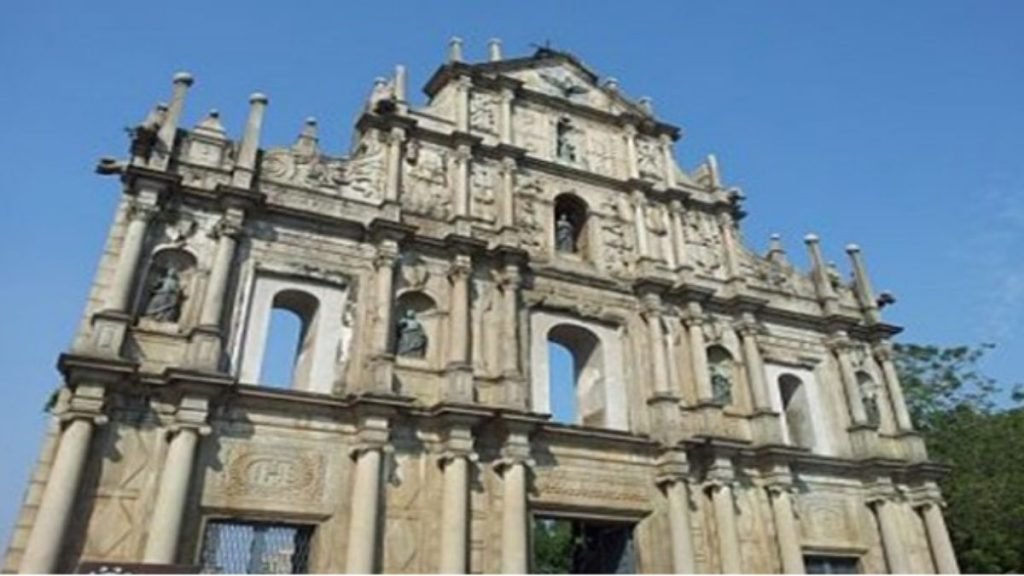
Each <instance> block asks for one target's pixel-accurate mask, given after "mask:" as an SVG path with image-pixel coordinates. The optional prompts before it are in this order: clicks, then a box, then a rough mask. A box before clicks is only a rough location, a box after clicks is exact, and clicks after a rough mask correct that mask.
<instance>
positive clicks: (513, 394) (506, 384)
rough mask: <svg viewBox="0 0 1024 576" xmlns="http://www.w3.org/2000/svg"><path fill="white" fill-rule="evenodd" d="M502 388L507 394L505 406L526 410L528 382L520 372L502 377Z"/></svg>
mask: <svg viewBox="0 0 1024 576" xmlns="http://www.w3.org/2000/svg"><path fill="white" fill-rule="evenodd" d="M501 386H502V387H503V388H504V392H505V404H506V405H507V406H509V407H511V408H515V409H516V410H526V409H527V408H528V406H527V405H526V381H525V380H524V379H523V377H522V375H520V374H519V373H518V372H513V373H506V374H502V375H501Z"/></svg>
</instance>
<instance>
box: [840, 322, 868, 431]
mask: <svg viewBox="0 0 1024 576" xmlns="http://www.w3.org/2000/svg"><path fill="white" fill-rule="evenodd" d="M850 346H851V342H850V340H849V338H847V337H846V334H845V333H840V334H837V335H836V337H835V338H834V340H833V342H832V351H833V353H834V355H835V358H836V361H837V362H838V363H839V376H840V377H841V378H842V380H843V388H844V389H845V390H846V401H847V403H848V404H849V405H850V418H851V419H852V420H853V424H854V425H859V424H866V423H867V421H868V417H867V412H866V411H865V409H864V399H863V398H862V397H861V395H860V385H859V384H858V383H857V374H856V373H855V372H854V371H853V361H852V360H850Z"/></svg>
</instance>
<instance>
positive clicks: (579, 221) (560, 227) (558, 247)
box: [555, 194, 588, 256]
mask: <svg viewBox="0 0 1024 576" xmlns="http://www.w3.org/2000/svg"><path fill="white" fill-rule="evenodd" d="M587 219H588V218H587V204H586V202H584V201H583V200H581V199H580V198H579V197H577V196H574V195H572V194H562V195H560V196H559V197H558V198H556V199H555V251H557V252H558V253H560V254H577V255H581V256H584V255H586V254H587V234H586V228H587Z"/></svg>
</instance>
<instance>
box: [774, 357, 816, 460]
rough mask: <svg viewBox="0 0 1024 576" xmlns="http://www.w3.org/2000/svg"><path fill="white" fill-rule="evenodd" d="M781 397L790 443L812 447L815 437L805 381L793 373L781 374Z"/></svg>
mask: <svg viewBox="0 0 1024 576" xmlns="http://www.w3.org/2000/svg"><path fill="white" fill-rule="evenodd" d="M779 397H780V398H781V399H782V413H783V418H784V421H785V428H786V435H787V437H788V440H789V443H790V444H792V445H794V446H802V447H804V448H810V447H811V446H812V445H813V443H814V439H813V437H812V436H813V433H812V429H811V420H810V407H809V405H808V401H807V389H806V387H805V386H804V383H803V381H801V380H800V379H799V378H797V377H796V376H794V375H792V374H783V375H782V376H779Z"/></svg>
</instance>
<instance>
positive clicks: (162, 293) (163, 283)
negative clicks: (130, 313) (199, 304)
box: [142, 266, 182, 322]
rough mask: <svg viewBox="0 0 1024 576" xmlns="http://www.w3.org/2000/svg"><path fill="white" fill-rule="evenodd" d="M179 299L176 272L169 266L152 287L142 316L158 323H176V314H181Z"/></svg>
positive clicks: (179, 284) (180, 295)
mask: <svg viewBox="0 0 1024 576" xmlns="http://www.w3.org/2000/svg"><path fill="white" fill-rule="evenodd" d="M181 297H182V294H181V279H180V278H179V277H178V270H177V269H176V268H174V267H173V266H169V267H167V268H165V269H164V272H163V274H162V275H161V276H160V277H159V278H158V279H157V281H156V283H155V284H154V285H153V289H152V290H151V291H150V293H149V301H148V302H147V303H146V310H145V311H144V312H143V313H142V315H143V316H145V317H147V318H152V319H153V320H157V321H159V322H177V321H178V314H179V313H180V312H181V299H182V298H181Z"/></svg>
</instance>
